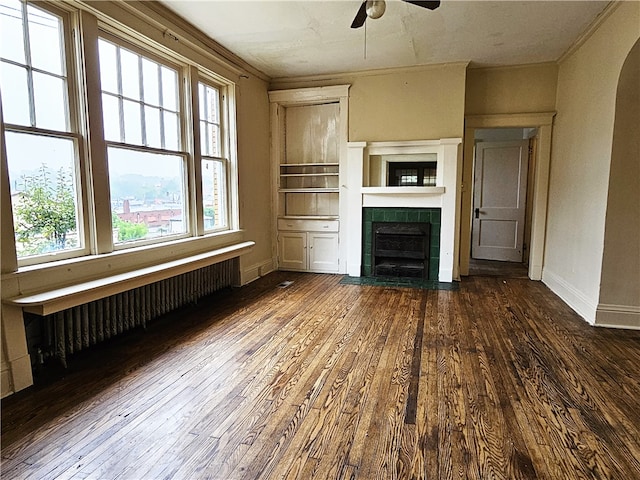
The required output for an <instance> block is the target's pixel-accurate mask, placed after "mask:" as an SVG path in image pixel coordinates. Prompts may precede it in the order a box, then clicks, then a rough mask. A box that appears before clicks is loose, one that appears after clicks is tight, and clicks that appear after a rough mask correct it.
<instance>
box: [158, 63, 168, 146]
mask: <svg viewBox="0 0 640 480" xmlns="http://www.w3.org/2000/svg"><path fill="white" fill-rule="evenodd" d="M157 71H158V104H159V105H160V146H161V147H162V148H166V143H165V136H164V132H165V129H164V101H163V99H164V87H163V84H162V67H160V64H158V67H157Z"/></svg>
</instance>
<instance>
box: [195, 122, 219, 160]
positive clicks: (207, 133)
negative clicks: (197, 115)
mask: <svg viewBox="0 0 640 480" xmlns="http://www.w3.org/2000/svg"><path fill="white" fill-rule="evenodd" d="M200 135H202V136H203V137H206V147H207V150H206V151H205V150H203V152H202V154H203V155H207V156H211V157H221V156H222V154H221V151H220V128H219V127H218V126H217V125H213V124H211V123H206V122H202V123H201V124H200Z"/></svg>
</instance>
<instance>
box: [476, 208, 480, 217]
mask: <svg viewBox="0 0 640 480" xmlns="http://www.w3.org/2000/svg"><path fill="white" fill-rule="evenodd" d="M475 212H476V218H480V209H479V208H476V209H475Z"/></svg>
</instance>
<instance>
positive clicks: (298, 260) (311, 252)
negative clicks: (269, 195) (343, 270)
mask: <svg viewBox="0 0 640 480" xmlns="http://www.w3.org/2000/svg"><path fill="white" fill-rule="evenodd" d="M338 231H339V222H338V220H320V219H315V220H295V219H286V218H281V219H279V220H278V258H279V261H280V268H281V269H283V270H297V271H310V272H319V273H337V272H338V271H339V262H338V247H339V239H338Z"/></svg>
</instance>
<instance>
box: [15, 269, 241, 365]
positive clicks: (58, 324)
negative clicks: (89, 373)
mask: <svg viewBox="0 0 640 480" xmlns="http://www.w3.org/2000/svg"><path fill="white" fill-rule="evenodd" d="M237 268H238V267H237V259H235V258H234V259H230V260H227V261H224V262H220V263H216V264H214V265H210V266H208V267H204V268H200V269H198V270H194V271H192V272H188V273H184V274H182V275H178V276H175V277H172V278H168V279H166V280H162V281H159V282H156V283H152V284H149V285H145V286H142V287H138V288H135V289H133V290H129V291H126V292H122V293H118V294H116V295H112V296H110V297H105V298H102V299H100V300H96V301H93V302H90V303H86V304H84V305H79V306H77V307H73V308H69V309H67V310H63V311H61V312H57V313H53V314H51V315H47V316H38V315H28V316H27V315H25V322H26V323H27V342H28V344H29V350H30V354H31V358H32V363H35V364H42V363H44V362H45V361H46V360H48V359H50V358H57V359H58V360H59V361H60V362H61V363H62V365H64V366H65V367H66V365H67V356H68V355H71V354H73V353H75V352H79V351H80V350H84V349H86V348H88V347H90V346H92V345H96V344H97V343H100V342H103V341H105V340H108V339H110V338H112V337H114V336H116V335H119V334H121V333H123V332H126V331H128V330H131V329H133V328H138V327H142V328H146V325H147V322H148V321H150V320H152V319H154V318H157V317H159V316H161V315H164V314H165V313H168V312H170V311H172V310H175V309H176V308H179V307H182V306H184V305H187V304H190V303H195V302H197V301H198V300H199V299H201V298H202V297H205V296H207V295H210V294H212V293H214V292H216V291H218V290H220V289H223V288H226V287H230V286H231V285H232V283H233V281H234V278H235V272H236V271H237Z"/></svg>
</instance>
